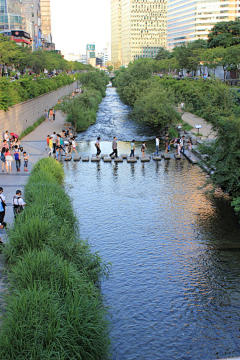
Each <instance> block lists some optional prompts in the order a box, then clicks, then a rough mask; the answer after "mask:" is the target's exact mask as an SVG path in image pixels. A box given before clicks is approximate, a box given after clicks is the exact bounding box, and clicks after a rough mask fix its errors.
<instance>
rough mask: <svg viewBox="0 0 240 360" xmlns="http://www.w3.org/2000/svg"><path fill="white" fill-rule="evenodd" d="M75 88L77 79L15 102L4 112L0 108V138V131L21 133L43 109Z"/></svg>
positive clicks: (42, 113)
mask: <svg viewBox="0 0 240 360" xmlns="http://www.w3.org/2000/svg"><path fill="white" fill-rule="evenodd" d="M76 88H77V81H75V82H74V83H72V84H70V85H66V86H63V87H61V88H59V89H58V90H54V91H51V92H49V93H47V94H44V95H41V96H38V97H37V98H35V99H31V100H27V101H24V102H22V103H19V104H16V105H14V106H13V107H11V108H9V110H8V111H6V112H5V111H4V110H0V138H1V133H2V131H6V130H8V131H9V133H10V132H14V133H16V134H18V135H21V133H22V131H24V130H25V129H26V128H27V127H29V126H31V125H33V124H34V123H35V122H36V121H37V120H38V119H39V118H40V117H41V116H43V115H44V111H45V109H47V110H49V109H50V108H51V107H54V106H55V105H56V104H57V102H58V100H59V99H61V97H63V96H66V95H69V94H71V93H72V92H73V91H74V90H75V89H76Z"/></svg>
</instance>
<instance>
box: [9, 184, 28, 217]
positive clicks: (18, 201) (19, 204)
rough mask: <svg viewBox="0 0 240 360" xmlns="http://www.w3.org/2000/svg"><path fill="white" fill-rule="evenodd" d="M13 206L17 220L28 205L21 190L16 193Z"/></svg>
mask: <svg viewBox="0 0 240 360" xmlns="http://www.w3.org/2000/svg"><path fill="white" fill-rule="evenodd" d="M12 205H13V213H14V217H15V218H16V216H17V215H18V214H20V212H22V211H23V210H24V206H25V205H26V203H25V202H24V201H23V199H22V192H21V190H17V191H16V195H14V197H13V200H12Z"/></svg>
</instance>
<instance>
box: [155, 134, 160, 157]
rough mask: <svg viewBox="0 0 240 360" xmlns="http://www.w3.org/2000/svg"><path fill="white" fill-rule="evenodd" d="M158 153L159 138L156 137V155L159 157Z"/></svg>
mask: <svg viewBox="0 0 240 360" xmlns="http://www.w3.org/2000/svg"><path fill="white" fill-rule="evenodd" d="M158 151H159V137H158V136H156V151H155V153H154V155H157V156H158Z"/></svg>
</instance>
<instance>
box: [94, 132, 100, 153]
mask: <svg viewBox="0 0 240 360" xmlns="http://www.w3.org/2000/svg"><path fill="white" fill-rule="evenodd" d="M100 140H101V138H100V136H99V137H98V138H97V141H96V143H95V146H96V149H97V154H96V156H97V157H98V156H99V155H100V154H101V149H100Z"/></svg>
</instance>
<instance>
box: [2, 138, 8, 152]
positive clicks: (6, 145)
mask: <svg viewBox="0 0 240 360" xmlns="http://www.w3.org/2000/svg"><path fill="white" fill-rule="evenodd" d="M2 148H5V151H6V150H7V149H9V146H8V143H7V140H5V139H4V140H3V142H2V145H1V149H2Z"/></svg>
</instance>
